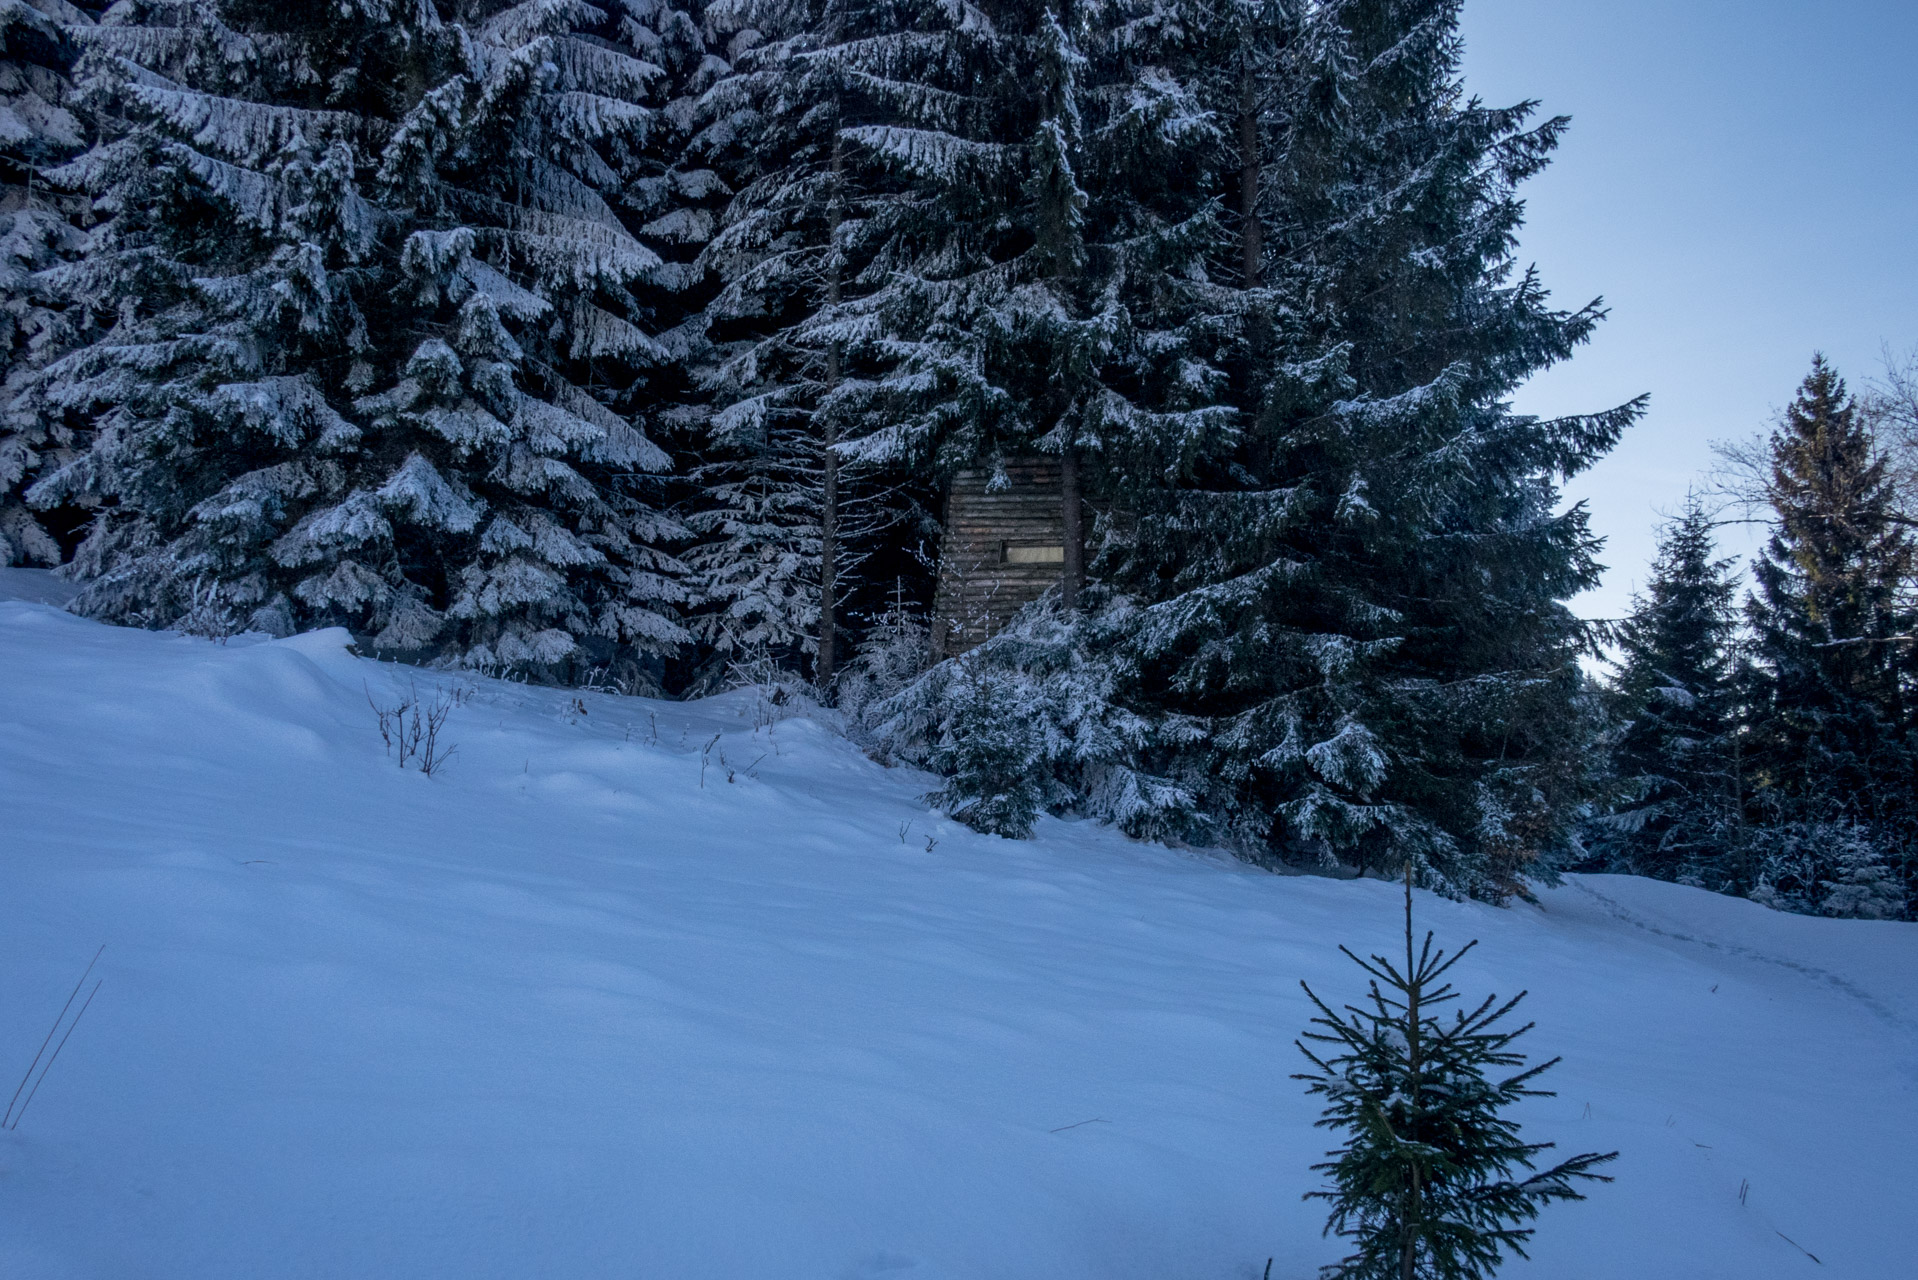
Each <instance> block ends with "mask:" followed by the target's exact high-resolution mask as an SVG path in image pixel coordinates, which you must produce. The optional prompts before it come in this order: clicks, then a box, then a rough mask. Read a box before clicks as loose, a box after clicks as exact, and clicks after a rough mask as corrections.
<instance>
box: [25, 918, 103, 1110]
mask: <svg viewBox="0 0 1918 1280" xmlns="http://www.w3.org/2000/svg"><path fill="white" fill-rule="evenodd" d="M106 949H107V944H106V943H104V942H102V943H101V944H100V950H99V951H96V952H94V953H93V959H91V960H89V961H87V967H86V970H85V972H83V973H81V975H80V980H79V981H78V982H76V983H74V984H73V994H72V995H69V996H68V997H67V1002H66V1003H65V1004H63V1005H61V1006H60V1015H59V1017H56V1018H55V1019H54V1020H53V1025H52V1026H50V1027H48V1028H47V1038H46V1039H45V1040H42V1041H41V1042H40V1052H39V1053H36V1054H34V1055H33V1061H32V1062H29V1063H28V1064H27V1074H25V1075H23V1076H21V1077H20V1085H19V1088H16V1089H15V1090H14V1091H13V1097H12V1098H11V1099H9V1100H8V1102H7V1112H6V1114H5V1115H4V1116H0V1127H3V1126H5V1124H6V1123H7V1121H8V1120H11V1119H12V1118H13V1104H14V1103H16V1102H18V1101H20V1090H21V1089H24V1088H26V1087H27V1081H29V1080H31V1079H33V1069H34V1068H35V1067H37V1066H39V1065H40V1054H41V1053H45V1052H46V1051H47V1046H48V1045H50V1044H52V1043H53V1033H54V1032H56V1031H58V1030H59V1029H60V1023H61V1022H62V1021H64V1020H65V1018H66V1016H67V1010H68V1009H71V1008H72V1007H73V998H74V996H77V995H79V994H80V988H81V987H84V986H86V985H87V974H89V973H92V972H93V966H94V965H96V964H99V963H100V956H101V953H102V952H104V951H105V950H106ZM62 1043H65V1042H64V1041H62ZM55 1052H56V1053H57V1052H59V1051H58V1050H55ZM48 1065H49V1066H51V1065H52V1064H51V1063H49V1064H48Z"/></svg>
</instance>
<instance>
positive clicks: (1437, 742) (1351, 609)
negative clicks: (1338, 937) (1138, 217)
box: [1095, 0, 1637, 899]
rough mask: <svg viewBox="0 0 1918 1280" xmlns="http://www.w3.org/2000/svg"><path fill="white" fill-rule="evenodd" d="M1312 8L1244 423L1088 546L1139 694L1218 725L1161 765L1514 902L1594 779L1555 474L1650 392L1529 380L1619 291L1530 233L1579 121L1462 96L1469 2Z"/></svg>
mask: <svg viewBox="0 0 1918 1280" xmlns="http://www.w3.org/2000/svg"><path fill="white" fill-rule="evenodd" d="M1294 21H1296V23H1297V24H1298V25H1297V26H1296V28H1295V29H1293V30H1292V31H1290V32H1289V33H1288V34H1286V35H1284V38H1283V39H1281V40H1280V41H1279V42H1278V43H1279V45H1280V47H1281V49H1282V53H1281V54H1280V55H1279V56H1281V57H1283V59H1284V65H1285V68H1286V75H1285V78H1284V92H1283V93H1282V94H1280V95H1279V96H1278V98H1277V100H1276V102H1275V104H1274V105H1273V106H1272V107H1271V109H1270V110H1271V116H1272V119H1271V121H1270V123H1269V124H1268V125H1267V126H1266V127H1265V128H1264V130H1263V136H1265V137H1266V138H1267V139H1268V141H1267V143H1266V145H1267V146H1268V147H1269V148H1270V153H1269V156H1268V158H1267V162H1266V164H1265V165H1264V168H1263V174H1262V183H1263V190H1264V191H1265V192H1266V193H1267V196H1266V198H1265V199H1264V200H1263V201H1262V202H1261V204H1260V209H1261V214H1262V217H1263V219H1264V221H1265V225H1264V228H1263V237H1262V244H1263V250H1262V252H1263V263H1262V266H1263V277H1262V280H1261V282H1260V286H1259V288H1258V290H1256V291H1255V293H1254V296H1252V297H1250V298H1248V299H1247V300H1246V302H1245V304H1244V305H1243V306H1242V307H1241V308H1240V309H1239V311H1238V313H1237V314H1239V315H1240V316H1241V317H1242V318H1243V320H1242V323H1239V324H1235V325H1233V326H1230V327H1222V331H1223V332H1224V333H1226V334H1227V335H1228V336H1230V337H1231V340H1232V343H1233V344H1234V345H1233V347H1232V350H1234V351H1237V352H1240V353H1241V354H1240V355H1239V356H1238V357H1237V358H1236V359H1235V361H1234V364H1235V368H1236V370H1237V374H1236V379H1237V380H1236V384H1235V387H1234V389H1233V390H1232V391H1231V392H1230V395H1231V399H1232V401H1233V402H1234V403H1235V404H1239V405H1242V406H1244V409H1243V416H1242V417H1241V419H1240V422H1239V429H1238V430H1237V431H1235V432H1233V433H1231V434H1230V435H1227V436H1224V437H1222V438H1221V440H1220V444H1221V445H1222V446H1223V447H1214V448H1208V449H1205V450H1202V451H1200V452H1199V453H1198V454H1197V455H1196V456H1194V457H1192V458H1191V459H1190V461H1189V462H1188V464H1187V465H1185V466H1184V467H1182V468H1178V469H1158V470H1156V471H1148V470H1146V469H1144V468H1141V469H1139V471H1138V472H1136V473H1135V474H1137V475H1138V476H1140V477H1142V478H1145V479H1147V480H1149V483H1148V485H1147V486H1146V487H1145V488H1144V489H1143V491H1141V492H1139V493H1138V494H1137V496H1136V498H1135V499H1134V501H1135V502H1136V503H1137V505H1138V512H1137V518H1136V519H1127V518H1119V517H1117V516H1115V518H1114V520H1113V522H1112V523H1113V537H1112V539H1111V541H1110V542H1109V543H1108V546H1107V549H1106V552H1105V556H1104V557H1103V559H1102V560H1101V561H1100V562H1099V563H1098V564H1097V565H1095V569H1102V570H1103V571H1104V576H1105V578H1106V580H1107V581H1108V582H1109V583H1110V584H1111V585H1112V586H1113V587H1114V588H1115V589H1117V590H1121V591H1124V592H1126V593H1128V594H1131V595H1133V596H1134V597H1135V598H1137V599H1138V600H1139V602H1140V603H1141V605H1142V606H1143V611H1142V615H1141V617H1140V620H1139V625H1138V626H1137V628H1136V630H1135V631H1134V633H1133V634H1132V635H1131V636H1129V637H1128V638H1127V641H1126V643H1125V644H1124V645H1123V647H1122V648H1121V650H1120V651H1119V653H1118V654H1117V655H1116V657H1117V660H1119V661H1121V662H1123V663H1125V664H1126V665H1127V667H1128V668H1129V669H1130V671H1131V672H1132V673H1133V674H1132V676H1131V678H1130V679H1129V680H1128V681H1127V682H1126V686H1125V687H1127V688H1128V690H1129V691H1130V694H1131V696H1132V698H1133V699H1134V701H1133V702H1132V705H1133V706H1134V708H1135V709H1136V710H1138V711H1139V712H1140V713H1141V714H1146V715H1151V716H1154V717H1158V716H1166V715H1184V716H1189V717H1193V718H1196V719H1200V720H1203V721H1204V722H1205V723H1206V724H1207V725H1208V726H1209V728H1210V732H1208V733H1206V734H1204V735H1200V736H1196V737H1195V738H1194V739H1193V742H1192V746H1191V748H1190V749H1187V750H1182V751H1180V752H1178V753H1176V754H1173V755H1169V756H1165V757H1161V758H1159V759H1157V760H1155V761H1152V762H1151V763H1152V766H1153V768H1152V771H1153V772H1158V773H1164V774H1167V775H1169V776H1172V777H1174V778H1176V779H1179V780H1180V781H1182V782H1184V783H1185V784H1186V785H1188V786H1190V787H1192V788H1193V789H1194V790H1196V791H1199V792H1201V794H1202V795H1203V796H1204V799H1205V804H1206V807H1207V809H1208V810H1209V811H1210V812H1212V813H1213V814H1214V815H1216V817H1217V818H1218V820H1219V822H1220V826H1221V829H1222V831H1223V833H1224V834H1225V835H1226V837H1227V838H1228V840H1229V841H1230V842H1231V843H1232V844H1233V845H1234V846H1235V847H1237V848H1238V849H1240V850H1241V851H1242V852H1244V853H1246V854H1247V855H1248V856H1251V857H1254V858H1258V859H1262V860H1268V859H1269V860H1283V861H1291V862H1297V863H1303V864H1306V865H1315V864H1317V865H1344V866H1351V867H1361V868H1363V867H1369V866H1378V865H1380V864H1384V865H1395V864H1396V863H1397V862H1399V861H1400V860H1402V859H1403V858H1405V857H1408V856H1409V857H1412V858H1414V859H1415V860H1416V861H1417V863H1418V864H1419V866H1420V868H1421V872H1420V874H1421V876H1422V878H1423V880H1424V882H1425V883H1427V884H1429V885H1431V886H1433V887H1437V888H1442V889H1444V890H1445V891H1446V892H1450V893H1454V894H1471V895H1474V896H1481V897H1486V898H1494V899H1496V898H1502V897H1504V896H1506V895H1508V894H1510V893H1513V892H1515V891H1517V890H1518V888H1519V885H1520V882H1521V880H1522V878H1523V877H1524V876H1525V875H1526V874H1528V872H1531V871H1533V870H1535V869H1536V860H1537V859H1538V857H1539V856H1540V855H1541V854H1546V853H1551V852H1554V851H1556V850H1558V849H1561V848H1563V847H1564V846H1565V845H1567V844H1568V843H1569V841H1570V839H1571V837H1572V833H1573V828H1574V824H1575V822H1576V820H1577V818H1578V817H1579V815H1580V812H1581V807H1582V805H1583V803H1584V802H1585V800H1586V799H1587V798H1588V796H1589V795H1590V784H1591V781H1592V779H1591V773H1592V768H1591V763H1592V762H1591V761H1590V759H1589V755H1588V746H1589V741H1590V739H1589V736H1588V732H1589V728H1590V726H1591V725H1592V724H1593V722H1594V715H1593V708H1592V706H1591V694H1590V690H1589V688H1588V685H1587V683H1586V681H1585V679H1584V678H1583V676H1582V675H1581V673H1580V671H1579V670H1578V665H1577V662H1578V658H1579V655H1580V653H1581V652H1582V651H1583V650H1584V648H1585V646H1586V645H1587V643H1588V637H1587V635H1586V632H1585V630H1584V628H1583V627H1582V626H1581V625H1580V624H1579V622H1578V621H1577V620H1576V619H1575V618H1574V617H1573V616H1572V614H1571V613H1570V612H1569V611H1568V610H1567V609H1566V608H1565V606H1564V603H1563V602H1564V601H1565V600H1566V599H1567V598H1569V597H1570V596H1571V595H1573V594H1575V593H1576V592H1577V591H1579V590H1581V589H1583V588H1584V587H1586V586H1589V585H1591V584H1592V583H1593V582H1594V581H1595V580H1596V575H1597V572H1598V566H1597V565H1596V564H1595V563H1594V560H1593V553H1594V551H1595V548H1596V542H1595V540H1594V539H1593V538H1592V537H1591V535H1590V534H1589V532H1588V530H1587V526H1586V518H1585V513H1584V511H1583V509H1582V508H1581V507H1578V506H1573V507H1572V508H1570V509H1569V510H1566V511H1562V512H1561V511H1559V510H1557V507H1558V482H1559V480H1560V479H1562V478H1563V477H1565V476H1569V475H1572V474H1574V473H1576V472H1578V471H1580V470H1582V469H1583V468H1584V467H1586V466H1588V465H1589V464H1590V463H1591V462H1592V461H1593V460H1594V459H1596V458H1597V457H1599V456H1600V455H1601V454H1602V453H1603V452H1604V451H1605V450H1606V449H1608V448H1609V447H1610V446H1611V444H1612V443H1613V441H1614V440H1615V439H1616V438H1617V435H1618V433H1619V432H1620V431H1621V430H1622V429H1623V428H1624V426H1625V425H1626V424H1627V423H1628V422H1630V421H1631V420H1632V418H1633V417H1635V415H1636V413H1637V406H1636V405H1631V406H1626V407H1624V408H1622V409H1618V410H1614V411H1611V412H1608V413H1603V414H1599V415H1596V416H1593V417H1582V418H1572V419H1564V420H1556V421H1543V420H1539V419H1535V418H1531V417H1526V416H1523V415H1518V414H1514V413H1512V412H1510V411H1509V409H1508V407H1507V405H1506V403H1505V401H1506V398H1507V397H1508V396H1509V395H1510V394H1511V392H1512V391H1513V389H1514V388H1516V386H1517V385H1518V384H1519V383H1520V382H1521V381H1522V380H1523V379H1524V378H1525V377H1527V376H1528V375H1530V374H1531V373H1533V372H1535V371H1536V370H1538V369H1540V368H1543V367H1546V366H1548V365H1550V364H1553V363H1555V362H1557V361H1559V360H1562V359H1564V358H1566V357H1568V356H1569V355H1570V354H1571V352H1572V350H1573V349H1574V348H1575V347H1576V346H1577V345H1578V344H1579V343H1581V342H1582V341H1584V339H1585V338H1586V337H1587V336H1588V335H1589V334H1590V332H1591V330H1592V327H1593V326H1594V325H1595V324H1596V323H1597V321H1598V319H1599V317H1600V315H1601V311H1600V309H1599V308H1598V306H1597V304H1593V305H1591V306H1587V307H1585V308H1583V309H1580V310H1577V311H1572V312H1565V311H1559V310H1556V309H1554V308H1553V307H1551V306H1550V305H1549V303H1548V300H1547V297H1546V294H1545V292H1544V290H1543V288H1542V287H1541V286H1540V284H1539V283H1538V281H1537V280H1536V279H1535V278H1534V277H1533V276H1531V275H1530V274H1529V273H1523V274H1521V273H1518V272H1516V271H1515V266H1514V263H1513V261H1512V257H1511V251H1512V238H1513V236H1514V234H1515V232H1516V229H1517V227H1518V225H1519V223H1520V220H1521V216H1522V211H1523V209H1522V205H1521V203H1520V201H1519V199H1518V197H1517V194H1516V191H1517V187H1518V184H1519V183H1521V182H1522V181H1523V180H1524V179H1525V178H1527V177H1529V176H1531V175H1532V174H1533V173H1535V172H1537V171H1538V169H1539V168H1541V167H1542V166H1543V165H1544V163H1545V162H1546V160H1547V158H1548V156H1549V154H1550V152H1551V151H1552V149H1553V148H1554V147H1555V146H1556V144H1557V141H1558V137H1559V135H1560V133H1561V132H1562V130H1563V127H1564V122H1563V121H1562V120H1557V119H1552V120H1546V121H1544V122H1543V123H1541V124H1536V125H1534V124H1531V123H1530V122H1529V117H1530V115H1531V106H1530V104H1521V105H1519V106H1517V107H1513V108H1509V109H1493V108H1487V107H1484V106H1483V105H1482V104H1480V103H1478V102H1477V101H1476V100H1473V99H1470V98H1468V97H1466V96H1465V95H1464V94H1463V92H1462V90H1461V88H1460V86H1459V83H1458V59H1459V49H1458V37H1457V27H1456V23H1457V6H1456V5H1455V4H1449V3H1391V2H1386V0H1342V2H1341V3H1334V4H1327V5H1322V6H1312V7H1309V8H1306V9H1302V10H1301V11H1300V12H1299V14H1298V15H1297V16H1296V18H1295V19H1294ZM1388 53H1389V54H1390V56H1386V55H1387V54H1388ZM1220 310H1221V311H1223V310H1225V308H1224V307H1223V306H1222V307H1221V308H1220ZM1245 353H1255V354H1256V358H1254V356H1253V355H1251V354H1245Z"/></svg>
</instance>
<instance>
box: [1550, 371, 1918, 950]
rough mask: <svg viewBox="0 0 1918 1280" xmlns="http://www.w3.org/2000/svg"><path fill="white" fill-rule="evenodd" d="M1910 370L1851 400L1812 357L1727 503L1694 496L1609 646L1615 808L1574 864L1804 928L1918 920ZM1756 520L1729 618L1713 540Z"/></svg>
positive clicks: (1723, 564) (1730, 570)
mask: <svg viewBox="0 0 1918 1280" xmlns="http://www.w3.org/2000/svg"><path fill="white" fill-rule="evenodd" d="M1912 372H1914V369H1913V368H1912V367H1911V366H1908V365H1900V364H1898V363H1897V362H1894V363H1893V365H1892V367H1891V369H1890V371H1889V377H1888V378H1887V379H1886V382H1885V385H1884V386H1882V387H1880V388H1878V389H1877V390H1876V391H1875V392H1874V393H1873V394H1872V395H1870V396H1868V397H1867V398H1866V399H1865V400H1864V401H1863V402H1862V403H1861V402H1860V401H1859V400H1858V399H1856V398H1854V397H1853V396H1852V395H1850V394H1849V393H1848V391H1847V390H1846V387H1845V384H1844V382H1843V381H1842V380H1841V379H1840V378H1839V377H1838V375H1837V373H1836V372H1835V371H1834V370H1833V369H1832V368H1831V367H1830V366H1829V365H1828V364H1826V363H1825V361H1824V360H1823V359H1820V360H1818V361H1817V362H1816V363H1815V364H1814V365H1813V367H1812V371H1811V373H1810V375H1809V376H1808V377H1806V379H1805V381H1804V383H1803V385H1802V386H1801V387H1800V388H1799V390H1798V394H1797V396H1796V398H1795V399H1794V400H1793V402H1792V403H1791V405H1790V406H1789V407H1788V408H1787V410H1786V411H1785V414H1784V417H1783V419H1782V421H1781V422H1780V424H1779V425H1778V427H1777V429H1776V430H1774V431H1773V432H1772V434H1771V436H1770V438H1769V439H1768V440H1766V441H1764V442H1763V443H1762V444H1759V445H1756V446H1751V447H1734V448H1732V449H1730V450H1729V451H1728V456H1727V459H1726V461H1727V464H1728V478H1729V479H1730V481H1731V483H1730V484H1729V485H1725V484H1720V485H1718V486H1716V488H1717V489H1718V490H1719V493H1718V495H1717V496H1718V499H1719V500H1718V501H1711V500H1708V498H1707V497H1705V496H1700V495H1695V496H1694V497H1693V498H1692V499H1691V500H1690V502H1689V503H1688V504H1687V506H1686V508H1685V509H1684V511H1683V512H1681V513H1680V514H1679V515H1678V516H1677V517H1675V518H1674V519H1673V520H1672V521H1671V522H1670V523H1669V524H1668V525H1667V527H1666V529H1665V532H1664V535H1663V537H1662V539H1661V542H1660V547H1659V557H1658V561H1657V563H1656V565H1655V566H1654V568H1653V573H1652V577H1651V580H1650V582H1649V584H1648V586H1647V587H1646V589H1645V591H1644V593H1643V594H1642V596H1641V597H1640V598H1639V599H1638V601H1637V606H1636V608H1635V610H1634V612H1633V614H1632V616H1631V617H1630V618H1629V619H1627V620H1626V621H1625V623H1624V625H1623V627H1622V629H1621V633H1620V636H1619V641H1620V644H1619V655H1618V656H1619V661H1618V666H1617V672H1616V680H1615V681H1614V682H1613V683H1612V685H1611V688H1610V689H1609V691H1608V696H1609V699H1610V703H1611V707H1610V710H1611V717H1612V722H1613V725H1614V728H1613V730H1612V733H1611V759H1612V762H1613V768H1614V772H1615V775H1616V776H1615V779H1614V783H1613V785H1614V787H1615V791H1614V794H1613V799H1612V804H1611V809H1610V812H1607V813H1606V814H1605V815H1604V816H1602V817H1600V818H1599V819H1598V820H1597V821H1596V822H1595V823H1594V824H1593V828H1592V841H1591V852H1592V856H1591V858H1590V859H1589V860H1588V861H1587V862H1586V863H1585V864H1584V865H1587V866H1590V867H1593V868H1599V869H1606V870H1614V871H1625V872H1631V873H1634V874H1639V875H1651V876H1658V877H1660V878H1662V879H1667V880H1680V881H1684V882H1686V883H1689V884H1697V885H1703V886H1706V887H1708V888H1713V889H1719V890H1723V891H1727V892H1733V893H1741V894H1746V895H1748V896H1751V897H1754V898H1757V899H1759V900H1760V901H1764V902H1770V903H1773V904H1774V905H1777V906H1781V907H1786V908H1789V909H1792V910H1796V911H1816V912H1822V913H1824V914H1827V915H1840V916H1863V917H1868V918H1877V919H1900V918H1909V916H1910V915H1911V913H1912V909H1913V906H1914V904H1918V548H1915V547H1914V544H1913V542H1912V539H1911V534H1910V530H1911V529H1912V528H1913V527H1914V526H1915V525H1918V519H1914V518H1913V517H1914V513H1918V504H1915V503H1914V499H1918V487H1914V484H1913V479H1914V472H1913V470H1912V468H1911V462H1912V445H1913V444H1914V443H1915V442H1918V440H1915V438H1914V435H1913V428H1914V427H1918V414H1915V413H1914V409H1918V397H1914V396H1913V395H1912V391H1913V390H1914V387H1915V386H1918V384H1914V381H1913V379H1912V377H1911V376H1910V375H1911V374H1912ZM1728 498H1729V499H1732V500H1733V501H1732V502H1731V503H1728V502H1727V501H1725V499H1728ZM1753 507H1757V508H1759V509H1760V510H1761V511H1762V516H1761V518H1762V519H1764V520H1765V522H1766V523H1767V524H1768V526H1769V535H1770V536H1769V538H1768V540H1767V541H1766V543H1765V545H1764V547H1763V549H1762V550H1761V551H1760V553H1759V554H1758V555H1757V556H1756V557H1755V559H1754V561H1753V563H1752V567H1751V589H1750V591H1749V592H1748V593H1745V594H1744V597H1743V599H1742V601H1741V599H1740V590H1739V587H1738V574H1737V573H1736V572H1735V563H1736V562H1735V561H1733V560H1731V559H1729V558H1726V559H1721V558H1718V557H1717V555H1716V552H1715V551H1714V546H1715V540H1714V529H1715V528H1716V527H1717V525H1718V524H1719V523H1720V520H1721V518H1723V517H1724V516H1725V515H1726V514H1727V513H1728V512H1729V513H1730V514H1731V515H1733V516H1736V515H1737V514H1739V513H1741V512H1745V511H1749V510H1751V509H1752V508H1753Z"/></svg>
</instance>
